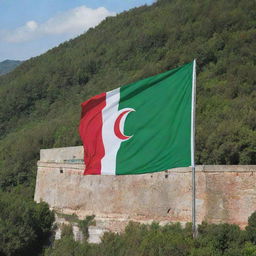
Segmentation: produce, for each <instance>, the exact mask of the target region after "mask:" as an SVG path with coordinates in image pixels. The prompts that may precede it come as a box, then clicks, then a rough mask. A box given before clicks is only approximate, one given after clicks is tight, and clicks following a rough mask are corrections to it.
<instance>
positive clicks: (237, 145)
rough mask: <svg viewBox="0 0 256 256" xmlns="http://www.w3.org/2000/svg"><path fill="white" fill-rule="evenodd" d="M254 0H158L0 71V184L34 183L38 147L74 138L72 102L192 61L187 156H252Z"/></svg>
mask: <svg viewBox="0 0 256 256" xmlns="http://www.w3.org/2000/svg"><path fill="white" fill-rule="evenodd" d="M255 50H256V4H255V1H247V0H243V1H241V0H239V1H238V0H230V1H226V0H217V1H212V0H211V1H210V0H197V1H187V0H175V1H168V0H160V1H158V2H157V3H155V4H153V5H152V6H142V7H140V8H136V9H133V10H131V11H128V12H124V13H121V14H119V15H117V17H110V18H107V19H106V20H105V21H103V22H102V23H101V24H100V25H99V26H97V27H96V28H95V29H90V30H89V31H88V32H87V33H85V34H83V35H81V36H79V37H77V38H76V39H74V40H70V41H68V42H65V43H63V44H61V45H60V46H59V47H56V48H54V49H52V50H50V51H48V52H47V53H46V54H43V55H41V56H39V57H36V58H32V59H30V60H28V61H26V62H24V63H22V64H21V65H20V66H19V67H18V68H17V69H15V71H13V72H11V73H9V74H7V75H4V76H1V77H0V98H1V101H0V134H1V146H0V166H1V172H0V186H1V189H2V190H8V189H10V188H13V187H15V186H17V185H20V184H23V185H29V186H30V185H31V184H34V182H35V173H36V161H37V160H38V158H39V149H40V148H51V147H61V146H73V145H80V144H81V141H80V139H79V136H78V132H77V127H78V124H79V117H80V103H81V102H83V101H85V100H87V99H88V98H89V97H91V96H93V95H95V94H97V93H100V92H103V91H107V90H110V89H113V88H116V87H118V86H120V85H124V84H127V83H130V82H132V81H135V80H137V79H141V78H144V77H147V76H150V75H154V74H157V73H159V72H163V71H166V70H169V69H172V68H174V67H177V66H180V65H183V64H184V63H187V62H191V61H192V60H193V59H194V58H196V59H197V63H198V81H197V116H196V128H197V132H196V152H197V153H196V159H197V160H196V162H197V164H256V131H255V129H256V90H255V88H256V67H255V64H256V51H255Z"/></svg>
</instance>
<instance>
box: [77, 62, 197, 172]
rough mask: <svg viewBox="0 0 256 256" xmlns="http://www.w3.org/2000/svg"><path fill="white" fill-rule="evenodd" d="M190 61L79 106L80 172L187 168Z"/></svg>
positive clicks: (191, 71) (190, 136)
mask: <svg viewBox="0 0 256 256" xmlns="http://www.w3.org/2000/svg"><path fill="white" fill-rule="evenodd" d="M192 76H193V62H191V63H189V64H186V65H184V66H182V67H179V68H176V69H173V70H169V71H167V72H165V73H161V74H158V75H155V76H152V77H149V78H146V79H143V80H140V81H137V82H134V83H131V84H128V85H124V86H122V87H120V88H117V89H115V90H112V91H109V92H106V93H101V94H99V95H96V96H94V97H92V98H91V99H89V100H87V101H85V102H84V103H82V104H81V105H82V115H81V121H80V126H79V133H80V137H81V139H82V141H83V145H84V161H85V165H86V167H85V171H84V174H99V175H100V174H101V175H126V174H143V173H150V172H158V171H164V170H167V169H170V168H175V167H186V166H191V161H192V157H191V155H192V154H191V143H193V142H192V140H191V138H192V136H193V132H191V131H192V115H193V114H192V104H193V103H192V101H193V100H192V95H193V92H192V90H193V88H192V87H193V86H192V83H193V79H192Z"/></svg>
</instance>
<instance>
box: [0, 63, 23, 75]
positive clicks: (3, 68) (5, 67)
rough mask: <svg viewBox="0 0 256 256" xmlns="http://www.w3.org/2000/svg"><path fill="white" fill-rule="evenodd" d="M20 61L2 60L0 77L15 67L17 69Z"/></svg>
mask: <svg viewBox="0 0 256 256" xmlns="http://www.w3.org/2000/svg"><path fill="white" fill-rule="evenodd" d="M21 63H22V61H19V60H4V61H2V62H0V75H4V74H6V73H8V72H11V71H12V70H14V69H15V68H16V67H18V66H19V65H20V64H21Z"/></svg>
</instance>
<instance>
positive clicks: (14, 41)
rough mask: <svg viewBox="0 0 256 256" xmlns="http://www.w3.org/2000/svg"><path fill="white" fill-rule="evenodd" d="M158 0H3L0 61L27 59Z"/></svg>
mask: <svg viewBox="0 0 256 256" xmlns="http://www.w3.org/2000/svg"><path fill="white" fill-rule="evenodd" d="M153 2H154V0H119V1H118V0H36V1H35V0H0V61H3V60H5V59H14V60H25V59H28V58H30V57H34V56H37V55H39V54H42V53H44V52H45V51H47V50H49V49H50V48H52V47H54V46H57V45H58V44H60V43H61V42H64V41H66V40H69V39H71V38H74V37H76V36H78V35H80V34H82V33H84V32H85V31H87V30H88V29H89V28H90V27H95V26H96V25H98V24H99V23H100V22H101V21H102V20H103V19H105V18H106V17H107V16H115V15H116V13H120V12H122V11H124V10H129V9H130V8H132V7H136V6H141V5H143V4H148V5H149V4H152V3H153Z"/></svg>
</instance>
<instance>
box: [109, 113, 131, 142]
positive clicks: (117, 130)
mask: <svg viewBox="0 0 256 256" xmlns="http://www.w3.org/2000/svg"><path fill="white" fill-rule="evenodd" d="M131 111H134V110H133V109H128V110H125V111H124V112H122V113H121V114H120V115H119V116H118V117H117V119H116V121H115V124H114V132H115V135H116V137H117V138H119V139H120V140H128V139H129V138H131V137H132V136H126V135H124V134H123V133H122V132H121V130H120V122H121V120H122V118H123V117H124V116H125V115H127V114H128V113H129V112H131Z"/></svg>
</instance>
